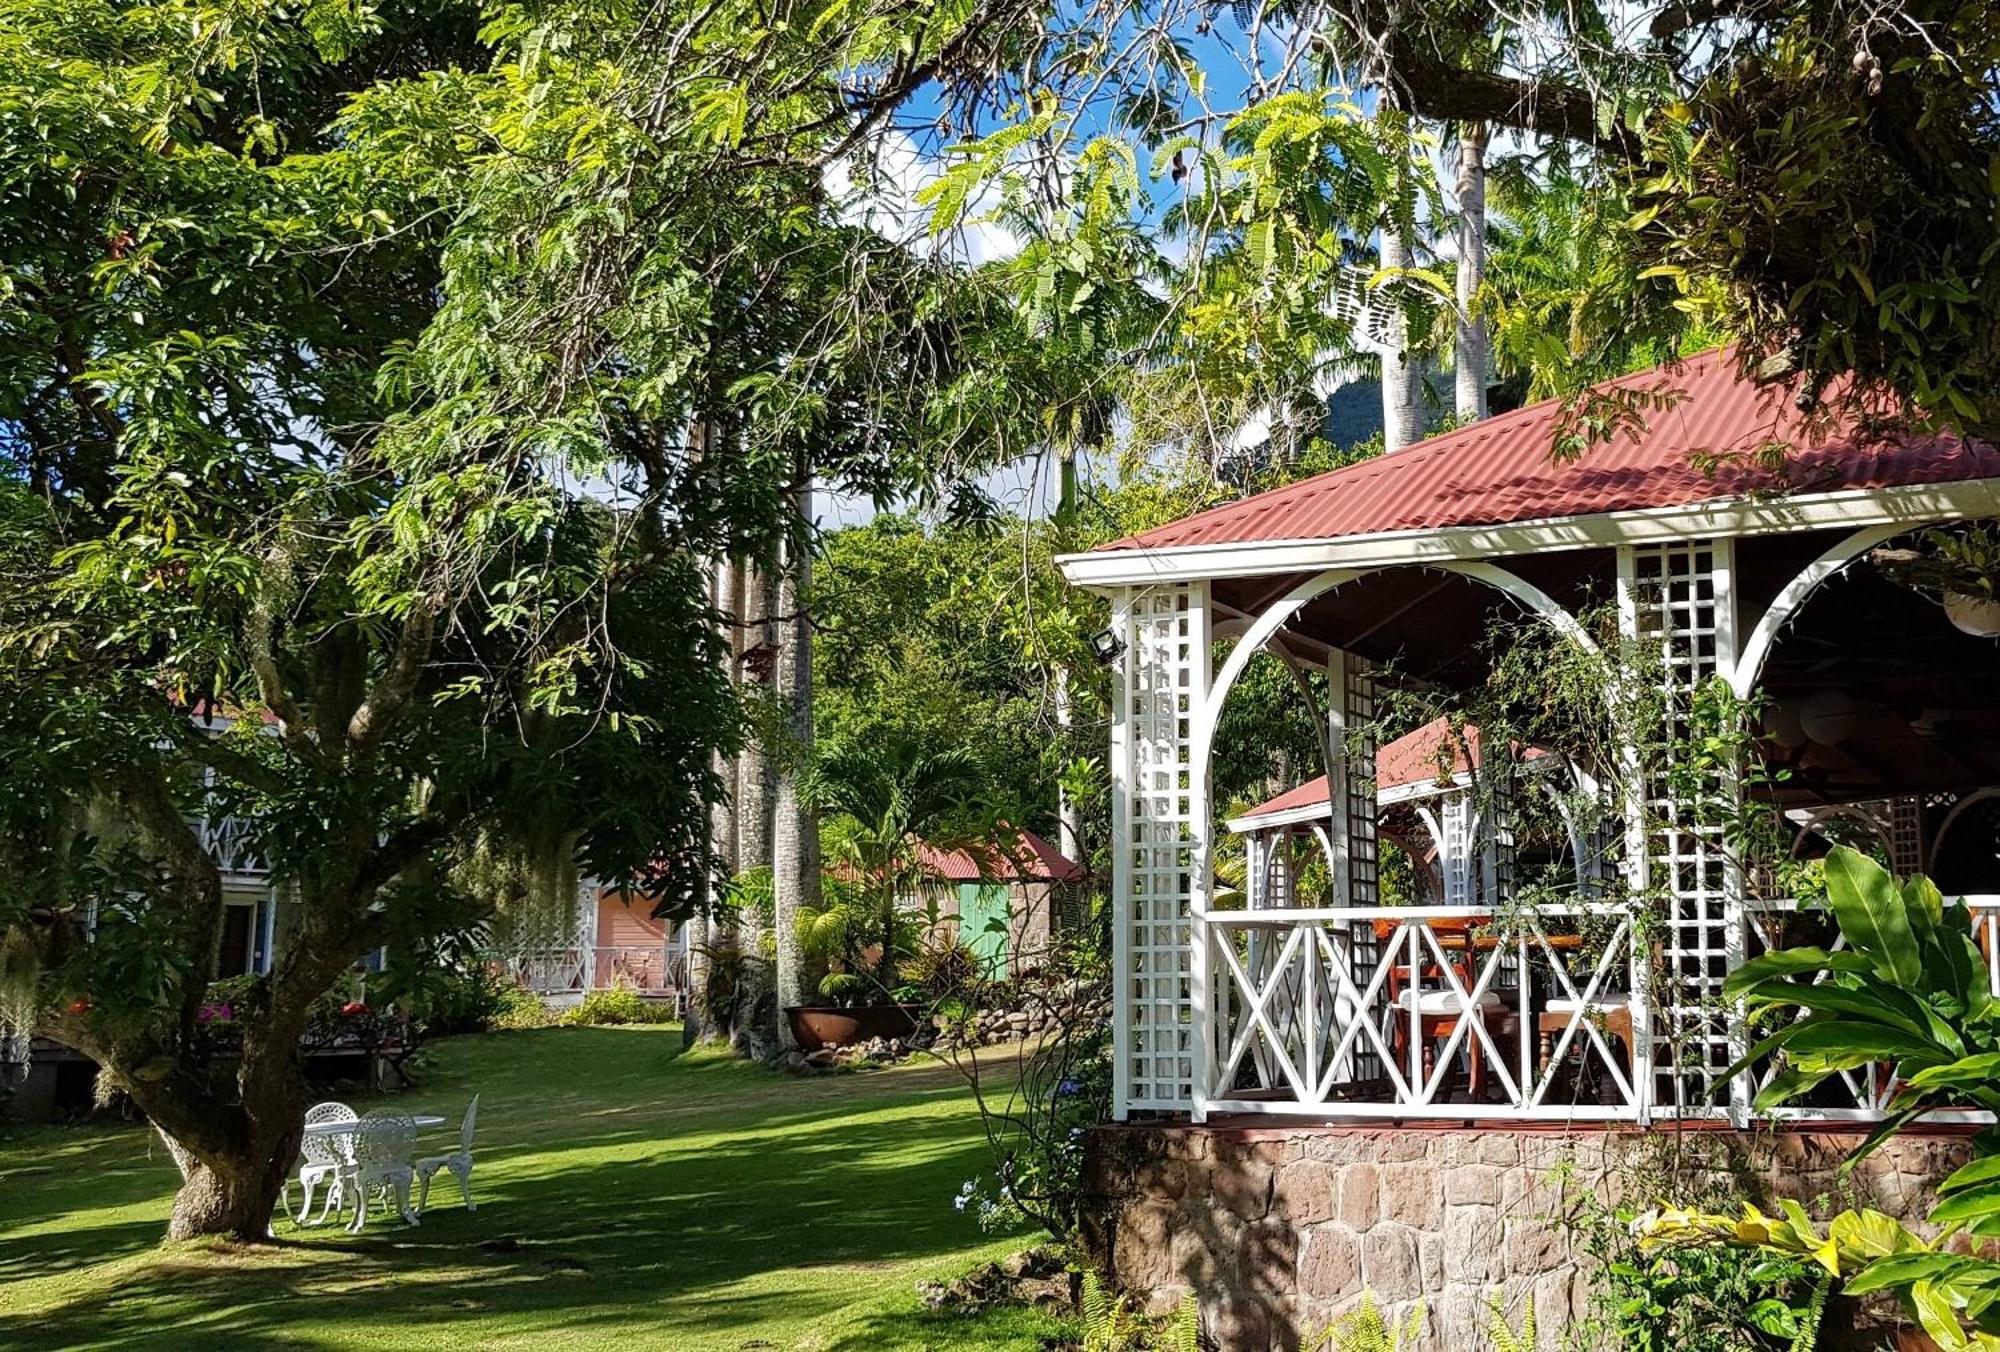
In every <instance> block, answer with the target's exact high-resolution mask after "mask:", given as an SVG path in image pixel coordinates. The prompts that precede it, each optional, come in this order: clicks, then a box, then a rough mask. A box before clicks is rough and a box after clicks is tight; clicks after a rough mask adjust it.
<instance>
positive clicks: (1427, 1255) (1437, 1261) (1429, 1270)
mask: <svg viewBox="0 0 2000 1352" xmlns="http://www.w3.org/2000/svg"><path fill="white" fill-rule="evenodd" d="M1417 1271H1418V1272H1419V1273H1420V1274H1421V1275H1422V1277H1423V1280H1424V1290H1426V1291H1442V1290H1444V1286H1445V1276H1444V1236H1443V1235H1440V1234H1437V1233H1436V1232H1434V1231H1429V1230H1426V1231H1423V1232H1422V1233H1420V1234H1419V1235H1418V1236H1417Z"/></svg>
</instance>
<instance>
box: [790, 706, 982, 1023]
mask: <svg viewBox="0 0 2000 1352" xmlns="http://www.w3.org/2000/svg"><path fill="white" fill-rule="evenodd" d="M801 792H802V794H803V795H804V797H805V799H806V801H807V802H809V803H811V804H812V805H813V806H814V807H816V808H817V809H818V810H819V811H821V812H823V813H827V814H832V815H837V816H838V817H840V818H841V819H843V820H842V825H843V827H844V828H845V829H843V830H841V831H839V832H837V833H836V834H835V836H834V840H835V842H836V845H837V849H838V853H839V855H840V859H841V862H842V863H844V864H845V865H846V866H847V869H848V871H849V873H850V874H851V876H852V878H853V883H852V887H853V891H854V893H855V897H854V899H853V900H851V901H846V902H837V903H836V904H834V905H831V906H827V907H825V908H823V909H802V910H801V912H800V916H801V919H802V921H803V922H804V924H805V925H806V926H807V927H809V928H810V929H812V930H815V931H818V933H817V934H816V935H814V936H813V937H812V939H811V942H810V943H809V944H808V946H809V947H811V948H812V949H814V950H816V951H819V952H821V953H832V954H840V955H845V958H846V963H845V965H846V968H847V970H846V972H845V973H844V975H846V976H847V977H849V978H851V981H850V984H851V985H853V993H854V994H855V995H857V996H862V995H866V996H872V997H873V998H874V999H876V1000H883V999H890V998H893V995H894V991H895V989H896V987H897V985H898V984H899V979H898V975H897V969H898V964H899V963H900V962H901V961H902V959H903V958H904V957H906V956H908V953H909V948H910V945H909V943H908V942H907V937H906V931H907V929H908V927H909V923H910V917H909V915H908V914H907V911H908V910H909V908H907V907H905V905H904V901H905V899H906V898H907V897H909V896H910V895H911V894H912V893H913V892H914V890H915V889H916V888H917V886H918V885H919V884H920V883H921V881H922V862H921V856H920V854H919V847H920V846H921V845H923V844H925V843H930V844H934V845H939V846H943V847H945V848H950V847H952V846H954V845H957V844H960V843H962V842H965V841H977V840H979V839H981V838H985V839H989V840H990V839H991V838H992V834H991V833H992V827H993V825H994V823H993V820H992V814H991V812H990V810H989V809H988V808H987V807H986V806H985V805H983V804H982V803H981V802H980V793H981V784H980V775H979V767H978V765H977V764H976V763H975V762H974V761H973V760H972V759H971V758H970V757H968V756H966V755H964V754H962V753H959V752H951V751H947V752H933V751H929V750H927V749H925V748H924V747H922V746H921V745H920V744H919V743H917V742H916V741H914V740H911V739H907V738H897V739H893V740H888V741H885V742H881V743H876V744H872V745H866V746H863V745H846V746H836V747H833V748H831V749H830V750H829V751H828V752H827V754H826V755H825V756H824V757H823V758H821V759H820V760H819V761H818V762H817V763H815V764H814V765H813V767H812V768H811V770H810V771H809V772H808V774H807V776H806V778H805V781H804V783H803V784H802V785H801ZM869 952H873V953H874V954H875V956H874V958H873V960H872V963H871V962H869V960H867V959H866V958H865V957H864V955H865V954H866V953H869ZM864 968H865V971H864Z"/></svg>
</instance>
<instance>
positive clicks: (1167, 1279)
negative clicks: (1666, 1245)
mask: <svg viewBox="0 0 2000 1352" xmlns="http://www.w3.org/2000/svg"><path fill="white" fill-rule="evenodd" d="M1860 1140H1861V1136H1860V1134H1859V1133H1854V1132H1844V1131H1837V1130H1836V1131H1828V1132H1810V1133H1808V1132H1777V1133H1774V1132H1768V1131H1767V1132H1735V1131H1725V1130H1712V1129H1689V1130H1683V1131H1674V1130H1672V1129H1670V1128H1662V1129H1658V1130H1655V1131H1652V1132H1641V1131H1637V1130H1633V1129H1629V1128H1620V1129H1618V1130H1612V1131H1605V1130H1599V1131H1586V1130H1577V1129H1563V1130H1520V1129H1509V1128H1505V1127H1496V1128H1493V1129H1488V1130H1474V1129H1465V1128H1456V1127H1454V1128H1441V1127H1427V1126H1411V1127H1359V1126H1357V1127H1332V1126H1303V1127H1280V1128H1270V1127H1256V1128H1246V1127H1224V1126H1212V1125H1211V1126H1205V1127H1195V1126H1188V1125H1185V1124H1179V1125H1137V1124H1132V1125H1122V1126H1107V1127H1102V1128H1099V1129H1098V1130H1097V1131H1095V1132H1093V1133H1092V1136H1091V1138H1090V1140H1089V1142H1088V1149H1087V1157H1086V1159H1087V1162H1086V1189H1087V1193H1088V1202H1087V1208H1086V1210H1087V1213H1088V1215H1089V1217H1090V1219H1089V1220H1088V1221H1087V1223H1086V1227H1085V1243H1086V1245H1087V1247H1088V1248H1089V1249H1090V1250H1091V1251H1092V1257H1093V1258H1094V1259H1095V1260H1096V1261H1097V1262H1098V1264H1099V1265H1100V1267H1102V1268H1103V1269H1104V1270H1105V1271H1107V1272H1109V1273H1111V1274H1112V1275H1113V1277H1114V1278H1115V1279H1116V1281H1117V1283H1118V1284H1119V1286H1120V1287H1121V1288H1122V1289H1124V1290H1125V1291H1127V1292H1129V1293H1131V1294H1132V1295H1133V1296H1134V1297H1135V1303H1136V1304H1139V1305H1142V1306H1144V1307H1145V1308H1147V1309H1149V1310H1152V1311H1155V1312H1160V1311H1165V1310H1169V1309H1172V1308H1173V1307H1174V1306H1175V1305H1177V1304H1178V1303H1179V1302H1180V1301H1181V1299H1182V1298H1183V1296H1184V1295H1185V1294H1186V1293H1187V1292H1188V1291H1190V1290H1193V1291H1195V1292H1196V1293H1198V1295H1199V1297H1200V1301H1201V1306H1202V1312H1203V1323H1204V1326H1205V1327H1206V1328H1207V1329H1208V1330H1209V1332H1210V1334H1211V1336H1212V1337H1214V1338H1215V1339H1216V1340H1217V1341H1218V1343H1219V1345H1220V1346H1221V1347H1223V1348H1224V1349H1226V1350H1227V1352H1261V1350H1262V1349H1267V1348H1281V1349H1286V1352H1291V1350H1292V1349H1296V1348H1299V1347H1301V1346H1305V1347H1310V1346H1312V1345H1313V1344H1314V1343H1315V1342H1316V1341H1317V1339H1318V1337H1319V1334H1320V1333H1321V1331H1323V1330H1324V1329H1325V1327H1326V1325H1327V1324H1328V1322H1330V1321H1331V1320H1332V1319H1333V1318H1334V1317H1335V1316H1336V1315H1338V1314H1340V1313H1342V1312H1343V1311H1345V1310H1347V1309H1349V1308H1351V1307H1352V1306H1353V1305H1354V1304H1355V1303H1356V1302H1357V1301H1358V1300H1359V1298H1360V1296H1361V1293H1362V1292H1363V1291H1372V1292H1374V1294H1375V1297H1376V1299H1377V1301H1378V1302H1379V1303H1380V1304H1381V1306H1382V1308H1383V1310H1384V1312H1385V1313H1386V1314H1388V1315H1389V1316H1390V1322H1391V1324H1392V1325H1394V1324H1396V1323H1397V1321H1398V1319H1399V1318H1405V1317H1407V1315H1408V1312H1409V1311H1411V1310H1412V1309H1414V1308H1415V1307H1416V1306H1417V1304H1418V1302H1420V1301H1421V1303H1422V1308H1423V1311H1424V1324H1423V1328H1424V1337H1423V1342H1422V1345H1423V1346H1424V1347H1426V1348H1443V1349H1451V1350H1452V1352H1459V1349H1478V1348H1484V1347H1488V1346H1490V1345H1491V1344H1490V1342H1489V1339H1488V1336H1487V1329H1488V1327H1489V1326H1490V1324H1491V1321H1492V1316H1491V1314H1490V1313H1489V1311H1490V1309H1491V1308H1492V1306H1493V1305H1494V1304H1495V1303H1496V1302H1497V1303H1498V1304H1499V1305H1500V1306H1501V1308H1503V1309H1504V1310H1506V1311H1507V1312H1508V1315H1509V1317H1510V1319H1511V1320H1512V1323H1513V1324H1514V1326H1516V1327H1518V1326H1519V1324H1520V1322H1521V1317H1522V1314H1523V1307H1524V1305H1525V1303H1527V1302H1530V1301H1532V1302H1533V1305H1534V1309H1535V1315H1536V1322H1537V1325H1538V1326H1539V1331H1540V1333H1541V1335H1542V1337H1543V1338H1544V1339H1545V1340H1546V1339H1548V1338H1550V1337H1551V1336H1552V1335H1553V1334H1554V1332H1555V1331H1556V1330H1558V1329H1561V1328H1564V1327H1567V1326H1569V1325H1571V1324H1572V1323H1574V1322H1575V1321H1576V1320H1577V1319H1578V1318H1579V1317H1580V1316H1581V1315H1582V1314H1583V1313H1584V1310H1585V1307H1586V1293H1587V1287H1588V1278H1587V1276H1586V1273H1585V1264H1586V1263H1587V1262H1588V1259H1587V1258H1586V1257H1585V1256H1584V1255H1583V1254H1582V1253H1580V1252H1579V1251H1578V1246H1577V1242H1576V1234H1575V1229H1574V1227H1573V1226H1570V1225H1567V1224H1565V1223H1564V1217H1565V1214H1566V1213H1571V1212H1574V1211H1576V1210H1578V1209H1579V1208H1581V1207H1584V1206H1586V1205H1588V1200H1587V1199H1593V1198H1594V1199H1595V1200H1596V1201H1598V1202H1601V1203H1606V1204H1610V1205H1617V1204H1619V1203H1621V1202H1624V1201H1627V1200H1630V1201H1633V1202H1643V1203H1646V1204H1650V1203H1652V1202H1654V1201H1657V1200H1659V1199H1658V1198H1657V1197H1656V1196H1651V1195H1644V1196H1632V1197H1630V1198H1628V1197H1627V1196H1626V1194H1627V1192H1628V1191H1637V1190H1641V1189H1644V1190H1646V1191H1647V1192H1652V1191H1655V1190H1658V1189H1660V1188H1662V1187H1663V1186H1665V1180H1667V1179H1668V1178H1669V1177H1672V1178H1676V1179H1678V1180H1680V1182H1678V1183H1676V1184H1674V1185H1673V1186H1674V1187H1675V1190H1676V1194H1677V1195H1678V1196H1680V1197H1689V1196H1694V1195H1697V1194H1696V1193H1694V1192H1692V1191H1683V1189H1693V1188H1699V1187H1701V1186H1702V1185H1704V1184H1706V1185H1708V1186H1709V1187H1710V1188H1711V1189H1726V1190H1727V1192H1728V1193H1730V1194H1732V1195H1734V1196H1737V1197H1749V1198H1754V1199H1758V1200H1760V1201H1764V1202H1769V1201H1771V1200H1773V1199H1775V1198H1779V1197H1793V1198H1797V1199H1798V1200H1800V1201H1801V1202H1803V1203H1805V1204H1806V1206H1807V1207H1808V1208H1809V1209H1812V1210H1814V1211H1815V1212H1816V1213H1823V1212H1826V1211H1831V1210H1838V1209H1839V1207H1840V1206H1842V1205H1853V1204H1865V1205H1869V1206H1873V1207H1875V1208H1876V1209H1877V1210H1881V1211H1885V1212H1887V1213H1889V1214H1890V1215H1893V1216H1896V1217H1898V1218H1899V1219H1903V1220H1906V1221H1915V1220H1918V1219H1920V1218H1921V1217H1922V1216H1923V1215H1924V1214H1925V1212H1927V1211H1928V1210H1929V1207H1930V1205H1931V1203H1932V1201H1933V1200H1934V1198H1933V1195H1932V1191H1931V1190H1932V1187H1933V1185H1934V1184H1935V1182H1936V1180H1938V1179H1941V1178H1943V1177H1944V1176H1945V1175H1946V1174H1947V1173H1949V1172H1950V1171H1951V1170H1952V1169H1954V1168H1956V1167H1958V1165H1960V1164H1962V1163H1964V1162H1965V1160H1966V1159H1967V1158H1969V1151H1968V1139H1967V1137H1966V1136H1965V1135H1964V1134H1946V1135H1937V1136H1917V1135H1906V1136H1902V1137H1898V1138H1896V1139H1893V1140H1891V1141H1890V1142H1889V1143H1888V1144H1887V1145H1885V1146H1884V1147H1882V1148H1881V1149H1880V1150H1878V1151H1877V1152H1876V1153H1875V1154H1874V1155H1872V1156H1870V1157H1869V1158H1868V1159H1867V1160H1865V1161H1863V1162H1862V1164H1861V1165H1860V1166H1859V1167H1858V1168H1857V1169H1856V1170H1855V1171H1854V1173H1853V1174H1852V1175H1850V1176H1849V1177H1848V1178H1846V1179H1841V1178H1839V1177H1837V1175H1836V1170H1837V1168H1838V1166H1839V1164H1840V1163H1841V1161H1842V1160H1844V1159H1845V1158H1846V1157H1847V1155H1848V1154H1849V1153H1850V1152H1851V1151H1852V1150H1853V1149H1854V1147H1855V1146H1856V1145H1857V1144H1859V1142H1860ZM1669 1171H1671V1173H1670V1172H1669ZM1551 1345H1553V1344H1551Z"/></svg>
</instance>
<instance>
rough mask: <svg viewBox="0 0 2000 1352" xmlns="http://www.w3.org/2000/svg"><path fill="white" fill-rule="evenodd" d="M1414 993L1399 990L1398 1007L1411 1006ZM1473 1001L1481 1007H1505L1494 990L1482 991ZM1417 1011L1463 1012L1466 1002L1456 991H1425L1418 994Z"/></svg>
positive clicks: (1397, 996)
mask: <svg viewBox="0 0 2000 1352" xmlns="http://www.w3.org/2000/svg"><path fill="white" fill-rule="evenodd" d="M1413 994H1414V992H1412V991H1408V990H1405V991H1400V992H1398V993H1397V995H1396V1008H1397V1009H1401V1010H1408V1009H1409V1007H1410V997H1411V995H1413ZM1473 1003H1474V1004H1475V1005H1477V1006H1478V1007H1479V1008H1481V1009H1500V1008H1502V1007H1503V1002H1502V1001H1501V999H1500V997H1499V996H1498V995H1496V994H1494V993H1493V992H1492V991H1481V992H1480V993H1479V998H1478V999H1477V1000H1475V1001H1473ZM1417 1012H1418V1013H1419V1014H1462V1013H1464V1012H1465V1002H1464V1001H1463V1000H1462V999H1460V998H1459V995H1458V993H1457V992H1456V991H1425V992H1424V993H1423V994H1422V995H1420V996H1417Z"/></svg>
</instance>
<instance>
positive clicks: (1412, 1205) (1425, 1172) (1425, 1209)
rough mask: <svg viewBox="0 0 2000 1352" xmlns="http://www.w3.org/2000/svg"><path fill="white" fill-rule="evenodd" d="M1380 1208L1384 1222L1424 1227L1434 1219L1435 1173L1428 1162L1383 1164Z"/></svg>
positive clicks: (1436, 1194)
mask: <svg viewBox="0 0 2000 1352" xmlns="http://www.w3.org/2000/svg"><path fill="white" fill-rule="evenodd" d="M1380 1186H1381V1198H1380V1210H1379V1212H1378V1213H1377V1214H1379V1215H1380V1216H1381V1218H1382V1219H1383V1220H1385V1221H1398V1222H1401V1223H1402V1224H1404V1225H1410V1226H1415V1227H1416V1228H1417V1229H1420V1230H1421V1229H1424V1228H1426V1227H1428V1226H1430V1225H1432V1224H1434V1223H1435V1222H1436V1220H1437V1211H1438V1175H1437V1171H1436V1170H1434V1169H1432V1168H1431V1167H1430V1166H1429V1165H1428V1164H1385V1165H1383V1166H1382V1171H1381V1181H1380Z"/></svg>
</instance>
